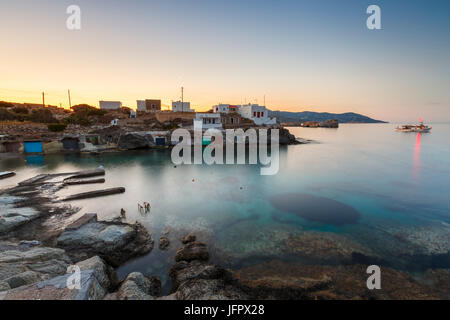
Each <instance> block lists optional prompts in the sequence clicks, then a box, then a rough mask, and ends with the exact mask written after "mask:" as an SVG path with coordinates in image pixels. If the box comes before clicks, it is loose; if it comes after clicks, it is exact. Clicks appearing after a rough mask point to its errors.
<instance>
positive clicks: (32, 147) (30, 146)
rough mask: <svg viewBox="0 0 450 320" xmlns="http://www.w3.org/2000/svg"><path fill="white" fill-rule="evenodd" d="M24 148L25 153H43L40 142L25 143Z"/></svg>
mask: <svg viewBox="0 0 450 320" xmlns="http://www.w3.org/2000/svg"><path fill="white" fill-rule="evenodd" d="M24 146H25V152H26V153H41V152H43V151H44V150H43V148H42V141H25V142H24Z"/></svg>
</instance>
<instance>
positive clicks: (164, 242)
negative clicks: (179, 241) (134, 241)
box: [159, 236, 170, 250]
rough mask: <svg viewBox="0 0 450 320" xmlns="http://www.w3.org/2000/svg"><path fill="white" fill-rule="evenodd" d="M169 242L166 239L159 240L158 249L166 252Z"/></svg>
mask: <svg viewBox="0 0 450 320" xmlns="http://www.w3.org/2000/svg"><path fill="white" fill-rule="evenodd" d="M169 245H170V241H169V238H167V237H164V236H163V237H161V238H159V249H160V250H167V249H168V248H169Z"/></svg>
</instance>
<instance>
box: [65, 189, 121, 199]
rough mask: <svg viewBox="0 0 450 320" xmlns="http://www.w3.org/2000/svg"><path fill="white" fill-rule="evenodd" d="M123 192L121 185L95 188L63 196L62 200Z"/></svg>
mask: <svg viewBox="0 0 450 320" xmlns="http://www.w3.org/2000/svg"><path fill="white" fill-rule="evenodd" d="M124 192H125V188H123V187H119V188H109V189H103V190H96V191H88V192H82V193H77V194H74V195H71V196H68V197H66V198H64V199H63V200H62V201H70V200H81V199H88V198H96V197H102V196H108V195H112V194H118V193H124Z"/></svg>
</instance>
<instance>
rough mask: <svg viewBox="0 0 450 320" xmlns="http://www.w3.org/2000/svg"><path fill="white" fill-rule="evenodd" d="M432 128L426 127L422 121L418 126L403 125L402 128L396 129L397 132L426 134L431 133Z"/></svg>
mask: <svg viewBox="0 0 450 320" xmlns="http://www.w3.org/2000/svg"><path fill="white" fill-rule="evenodd" d="M431 128H432V127H429V126H427V125H424V124H423V121H422V119H421V120H420V124H418V125H409V124H406V125H402V126H399V127H397V128H395V131H399V132H419V133H426V132H430V130H431Z"/></svg>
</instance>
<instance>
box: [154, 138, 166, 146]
mask: <svg viewBox="0 0 450 320" xmlns="http://www.w3.org/2000/svg"><path fill="white" fill-rule="evenodd" d="M155 143H156V145H157V146H165V145H166V138H164V137H157V138H156V139H155Z"/></svg>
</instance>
